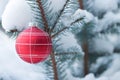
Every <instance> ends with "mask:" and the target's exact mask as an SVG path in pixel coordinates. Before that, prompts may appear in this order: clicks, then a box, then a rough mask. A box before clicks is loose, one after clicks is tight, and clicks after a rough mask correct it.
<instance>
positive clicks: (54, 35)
mask: <svg viewBox="0 0 120 80" xmlns="http://www.w3.org/2000/svg"><path fill="white" fill-rule="evenodd" d="M67 28H68V27H64V28H63V29H61V30H59V31H58V32H57V33H55V34H53V35H52V38H54V37H56V36H57V35H58V34H60V33H61V32H63V31H64V30H66V29H67Z"/></svg>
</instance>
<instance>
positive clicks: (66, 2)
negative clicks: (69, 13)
mask: <svg viewBox="0 0 120 80" xmlns="http://www.w3.org/2000/svg"><path fill="white" fill-rule="evenodd" d="M68 2H69V0H67V1H66V3H65V5H64V6H63V9H62V10H61V11H60V14H59V15H58V17H57V20H56V21H55V23H54V25H53V27H52V28H51V29H50V33H52V31H53V30H54V28H55V27H56V25H57V23H58V21H59V19H60V17H61V15H62V13H63V11H64V9H65V7H66V5H67V3H68Z"/></svg>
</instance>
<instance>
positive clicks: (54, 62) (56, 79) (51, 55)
mask: <svg viewBox="0 0 120 80" xmlns="http://www.w3.org/2000/svg"><path fill="white" fill-rule="evenodd" d="M37 3H38V5H39V8H40V10H41V14H42V19H43V22H44V28H45V31H46V32H48V34H49V31H48V30H49V27H48V22H47V19H46V16H45V13H44V9H43V6H42V3H41V0H37ZM49 35H50V34H49ZM50 36H51V35H50ZM50 57H51V59H52V66H53V72H54V80H58V73H57V64H56V60H55V55H54V51H52V53H51V54H50Z"/></svg>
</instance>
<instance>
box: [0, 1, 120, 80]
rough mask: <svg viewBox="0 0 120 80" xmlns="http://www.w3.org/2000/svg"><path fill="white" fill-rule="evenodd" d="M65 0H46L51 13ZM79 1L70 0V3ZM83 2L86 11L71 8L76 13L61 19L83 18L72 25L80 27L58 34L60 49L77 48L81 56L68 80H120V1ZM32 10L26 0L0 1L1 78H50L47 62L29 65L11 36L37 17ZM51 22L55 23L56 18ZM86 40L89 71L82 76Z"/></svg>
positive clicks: (21, 79) (71, 67)
mask: <svg viewBox="0 0 120 80" xmlns="http://www.w3.org/2000/svg"><path fill="white" fill-rule="evenodd" d="M42 1H43V2H44V0H42ZM66 1H67V0H46V3H47V4H48V6H49V7H47V8H48V9H47V10H48V12H49V11H51V13H49V15H53V14H59V11H60V10H61V9H62V7H63V5H64V4H65V3H66ZM76 1H77V0H70V2H71V3H72V2H75V3H76ZM83 4H84V8H85V10H80V9H78V8H74V10H71V11H73V12H71V13H69V14H67V16H68V17H69V16H70V18H68V17H67V18H65V19H61V20H66V21H61V22H63V23H62V25H65V26H68V25H69V26H70V23H71V22H74V21H75V20H76V19H79V18H83V17H84V19H83V22H84V24H75V25H72V26H71V28H72V27H74V26H76V27H77V26H78V25H80V27H77V28H76V29H74V30H73V31H71V30H70V31H68V32H64V34H65V35H61V36H60V37H58V38H60V40H59V41H58V44H62V45H61V46H60V47H59V49H60V50H61V51H66V50H68V51H69V50H71V48H73V47H75V48H77V50H76V51H78V52H80V53H81V57H79V58H76V59H74V61H73V62H72V63H71V65H70V66H69V67H67V68H66V70H65V73H66V74H67V76H66V77H67V80H119V79H120V54H119V53H120V0H83ZM74 5H75V4H74ZM76 5H78V4H76ZM73 7H74V6H73ZM75 7H76V6H75ZM31 12H32V9H31V7H30V6H29V4H28V3H27V0H0V24H1V25H0V45H1V46H0V65H1V66H0V80H49V79H47V78H48V76H47V75H46V68H45V65H44V63H39V64H37V65H33V64H28V63H25V62H24V61H22V60H21V59H20V58H19V57H18V56H17V54H16V51H15V46H14V45H15V39H11V38H10V37H9V36H8V35H9V33H7V32H10V31H11V30H14V29H17V31H22V30H23V29H25V28H27V25H28V23H29V22H30V21H32V20H34V16H35V15H34V14H32V13H31ZM65 15H66V14H65ZM51 18H52V16H51ZM51 21H53V22H54V21H55V19H52V20H51ZM50 26H52V24H50ZM2 28H3V29H4V30H5V31H3V29H2ZM84 30H87V32H86V35H87V36H88V37H85V35H84ZM91 36H92V37H91ZM86 39H87V40H88V44H89V56H90V57H89V72H90V73H89V74H88V75H86V76H85V77H83V73H84V71H83V55H84V54H83V52H82V49H81V47H80V44H81V43H82V42H83V41H84V40H86ZM60 80H64V79H62V78H61V79H60Z"/></svg>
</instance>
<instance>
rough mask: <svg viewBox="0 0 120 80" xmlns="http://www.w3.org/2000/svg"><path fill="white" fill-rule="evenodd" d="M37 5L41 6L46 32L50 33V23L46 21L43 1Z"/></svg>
mask: <svg viewBox="0 0 120 80" xmlns="http://www.w3.org/2000/svg"><path fill="white" fill-rule="evenodd" d="M37 3H38V6H39V9H40V12H41V15H42V19H43V23H44V30H45V31H46V32H48V30H49V27H48V22H47V19H46V16H45V12H44V9H43V6H42V2H41V0H37Z"/></svg>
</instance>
